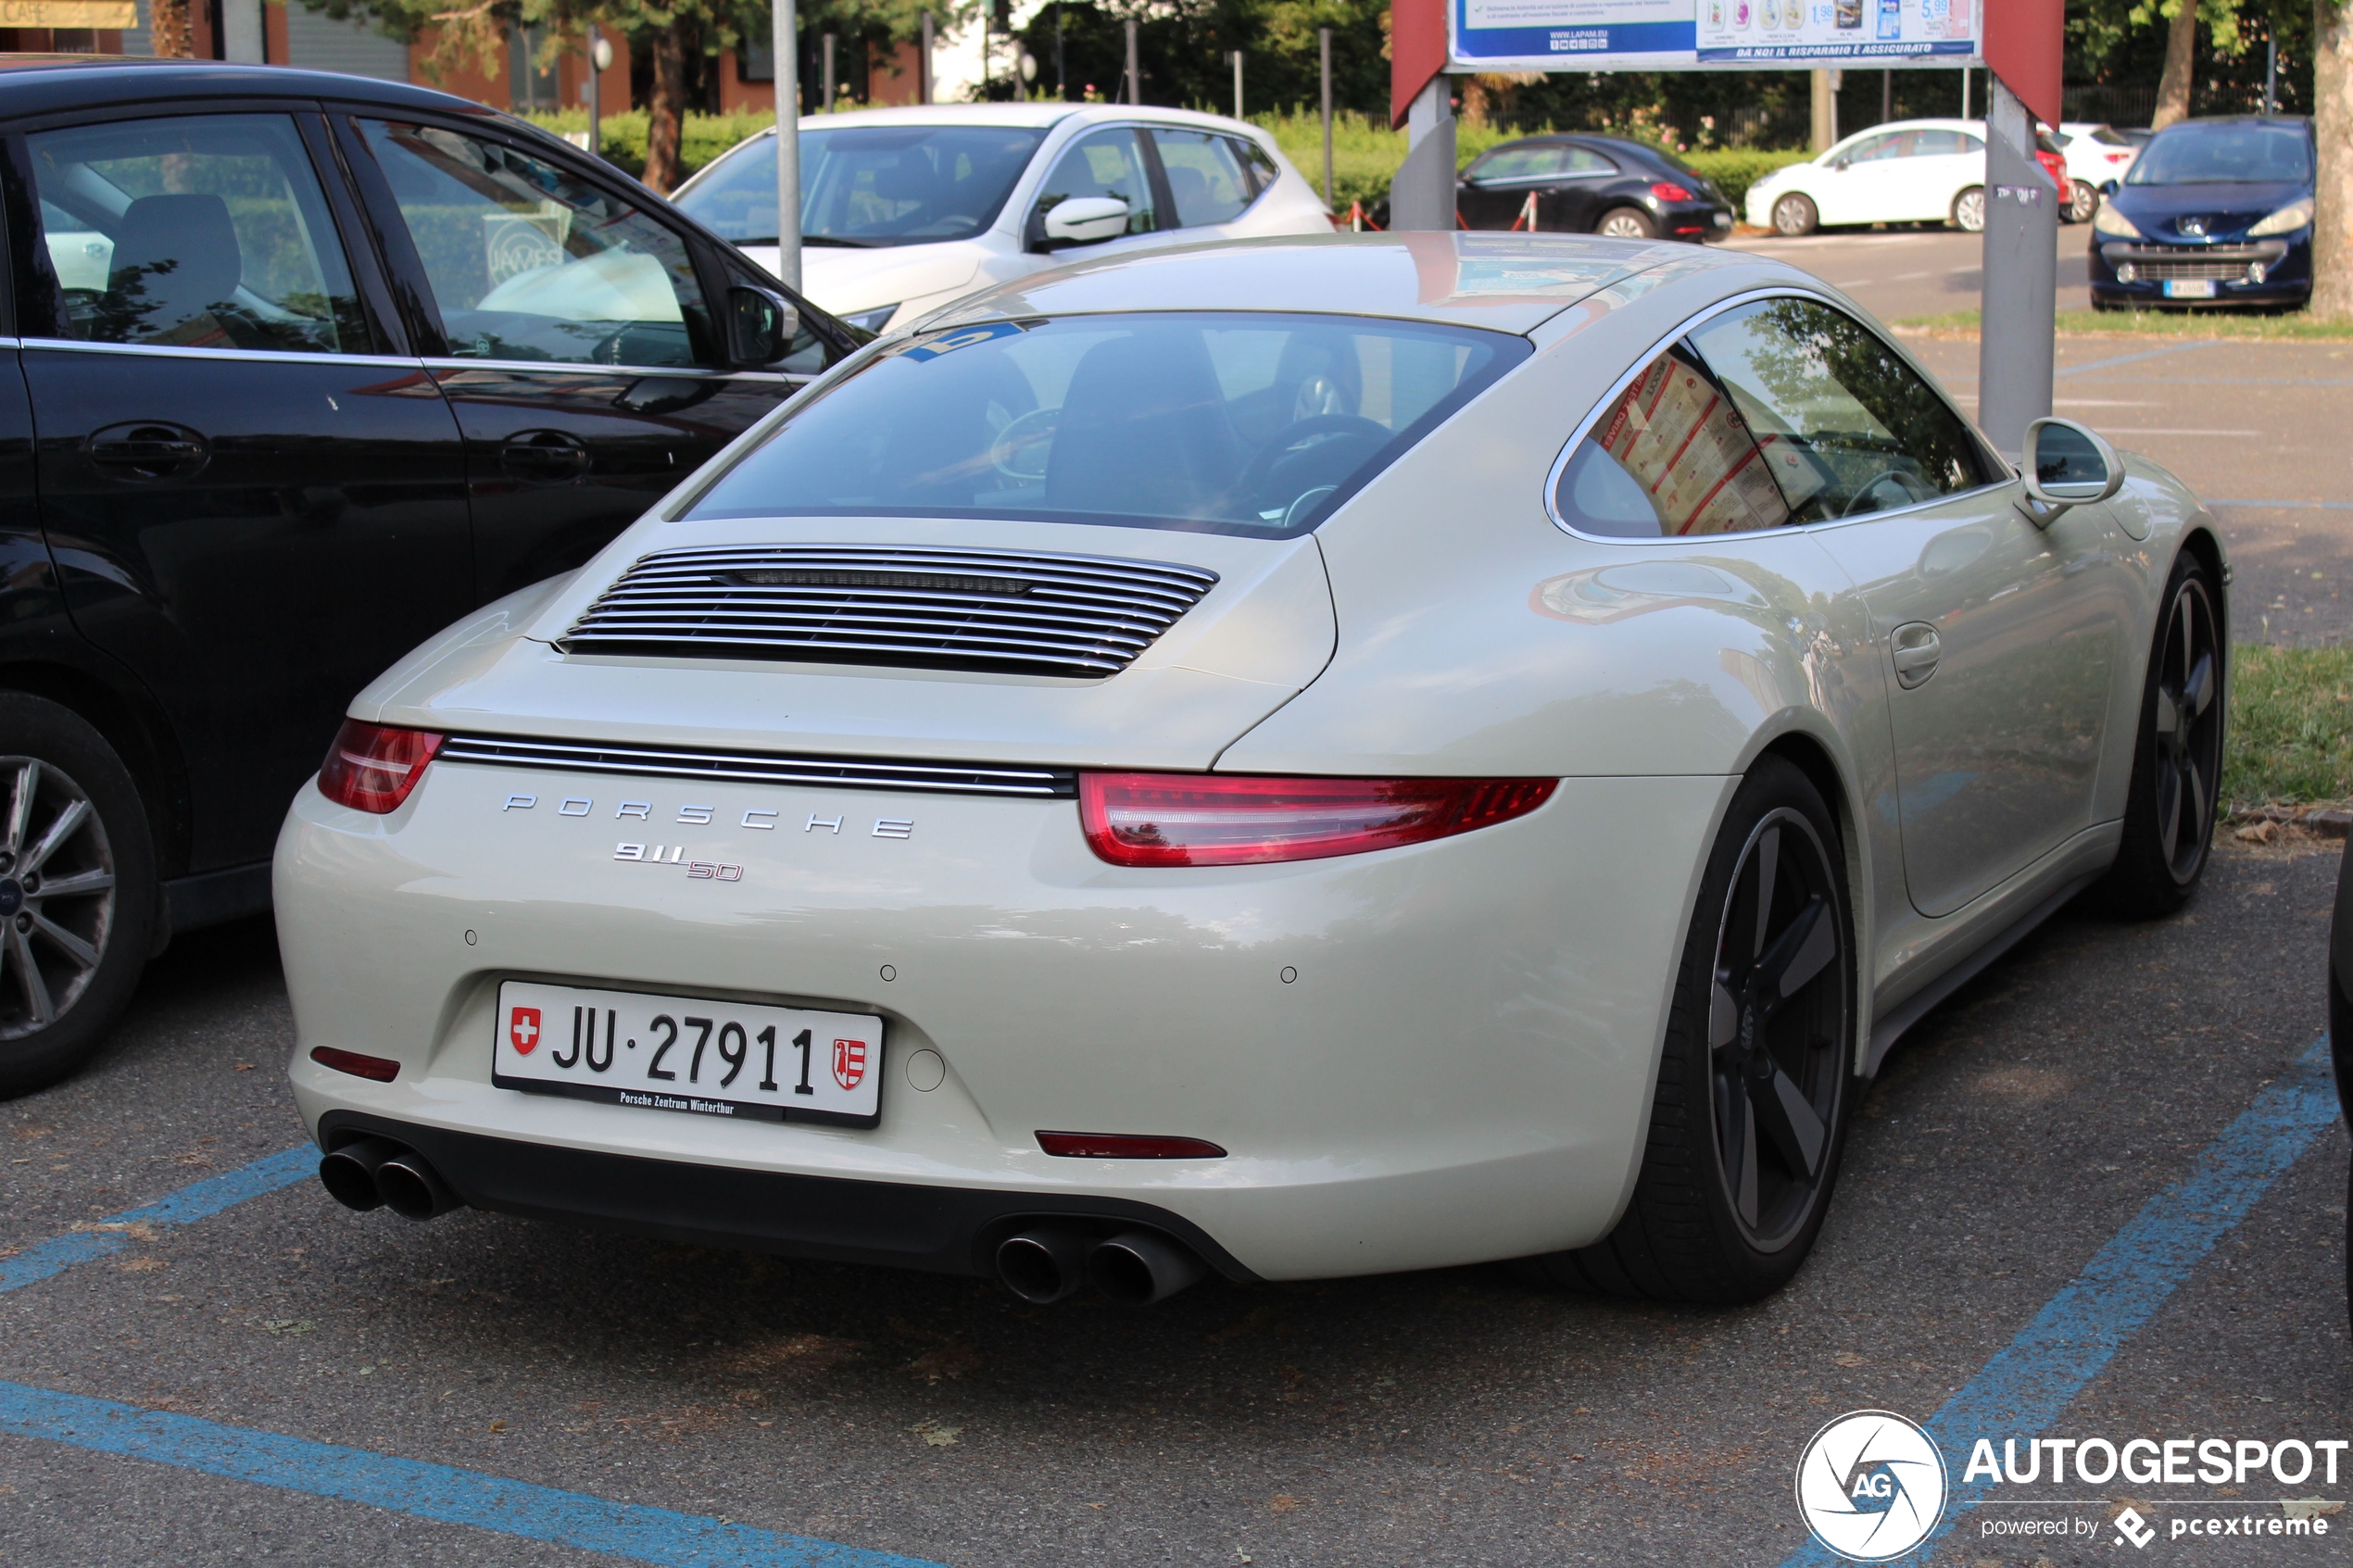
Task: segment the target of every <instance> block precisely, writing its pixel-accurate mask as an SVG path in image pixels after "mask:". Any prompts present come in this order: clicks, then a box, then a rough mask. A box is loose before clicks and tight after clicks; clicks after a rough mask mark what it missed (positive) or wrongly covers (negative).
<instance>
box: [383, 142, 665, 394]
mask: <svg viewBox="0 0 2353 1568" xmlns="http://www.w3.org/2000/svg"><path fill="white" fill-rule="evenodd" d="M359 126H360V131H361V132H362V134H363V135H365V137H366V138H367V142H368V149H369V151H371V152H372V153H374V154H375V155H376V161H377V163H378V164H379V165H380V166H381V167H382V168H383V169H384V178H385V180H386V181H388V182H390V183H391V185H392V192H393V198H394V199H395V200H396V202H398V203H399V206H400V216H401V218H402V219H403V220H406V221H407V223H408V226H409V236H410V238H412V239H413V240H414V241H415V242H416V245H417V255H418V257H420V258H421V259H422V261H423V262H424V268H425V277H426V280H427V281H428V282H431V283H432V285H433V294H434V304H435V305H437V306H438V307H440V310H441V321H442V329H443V332H445V333H446V334H447V338H448V340H449V352H450V353H451V354H452V355H454V356H456V357H458V358H469V359H522V360H549V361H552V362H555V363H558V364H575V365H579V364H585V365H653V366H663V367H667V366H675V365H698V364H705V363H708V362H709V360H710V358H711V354H710V344H711V331H710V323H709V320H708V319H707V317H708V313H707V312H706V311H705V309H704V307H703V297H702V288H701V285H700V284H699V283H698V282H696V279H695V268H694V262H693V260H692V259H691V258H690V257H688V255H687V251H686V241H685V240H683V239H681V238H679V236H678V235H677V234H676V233H675V232H673V231H671V230H670V229H668V228H666V227H665V226H663V225H662V224H661V223H658V222H656V221H655V220H653V219H652V218H650V217H648V215H647V214H645V213H643V212H641V211H639V210H638V209H637V208H636V207H634V206H632V205H631V204H630V203H628V202H627V201H624V200H623V199H622V198H621V197H620V196H618V195H616V194H613V193H612V192H611V191H610V190H608V189H606V188H605V187H604V186H602V185H598V184H593V183H591V182H588V181H586V180H584V179H582V178H580V177H579V176H577V175H575V174H573V173H571V172H569V171H567V170H565V169H559V168H557V167H556V166H555V165H553V164H549V163H545V162H542V161H541V160H540V159H538V158H535V157H531V156H530V155H529V154H526V153H522V152H518V151H516V150H515V149H513V148H511V147H508V146H504V145H502V144H498V143H496V142H489V141H484V140H481V139H479V138H476V137H472V136H467V135H463V134H461V133H459V132H455V131H447V130H444V129H442V128H441V127H439V126H433V125H402V124H396V123H393V122H390V121H385V120H381V119H369V120H362V121H360V122H359Z"/></svg>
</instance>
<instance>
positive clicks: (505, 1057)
mask: <svg viewBox="0 0 2353 1568" xmlns="http://www.w3.org/2000/svg"><path fill="white" fill-rule="evenodd" d="M882 1047H883V1038H882V1020H881V1019H879V1018H876V1017H875V1016H874V1015H872V1014H871V1013H851V1012H812V1011H807V1010H801V1009H799V1008H771V1007H755V1006H752V1005H750V1004H749V1003H744V1002H715V1001H711V1000H708V999H705V998H701V997H657V996H649V995H648V994H647V993H645V992H643V991H602V990H591V989H588V988H586V987H584V986H577V985H535V984H533V983H530V982H527V981H521V980H510V981H508V982H507V983H506V984H504V985H500V986H499V987H498V1019H497V1035H495V1037H494V1038H493V1039H492V1041H491V1050H490V1081H491V1082H492V1083H494V1084H496V1085H498V1086H499V1087H500V1088H502V1089H521V1090H523V1091H525V1092H527V1093H531V1094H543V1095H571V1096H573V1097H575V1098H580V1099H594V1100H602V1101H604V1102H605V1103H607V1104H609V1105H635V1106H643V1107H645V1108H646V1109H648V1110H683V1111H686V1112H689V1113H691V1114H697V1115H702V1116H737V1117H749V1118H751V1119H752V1120H755V1121H767V1122H824V1123H832V1124H833V1125H835V1126H840V1127H872V1126H875V1125H876V1124H877V1123H879V1122H880V1121H881V1119H882V1117H881V1107H882V1064H883V1063H882Z"/></svg>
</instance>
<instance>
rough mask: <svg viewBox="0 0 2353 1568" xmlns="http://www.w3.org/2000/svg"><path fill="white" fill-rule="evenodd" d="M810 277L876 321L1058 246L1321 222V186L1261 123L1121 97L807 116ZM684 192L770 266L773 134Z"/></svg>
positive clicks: (1308, 227) (698, 210)
mask: <svg viewBox="0 0 2353 1568" xmlns="http://www.w3.org/2000/svg"><path fill="white" fill-rule="evenodd" d="M800 182H801V218H800V223H801V245H802V250H801V260H800V267H801V279H802V292H803V293H805V294H806V295H808V296H809V297H810V298H811V299H812V300H813V301H815V302H816V303H817V304H819V305H821V306H823V307H824V308H825V309H827V310H830V311H832V312H833V313H834V314H835V315H837V316H839V317H841V318H842V319H843V320H848V321H850V322H853V323H855V324H856V325H858V326H862V327H865V328H867V329H868V330H870V331H874V332H881V331H882V330H884V328H886V327H887V326H888V325H889V324H890V322H891V320H893V319H894V318H896V319H897V320H900V321H902V322H903V321H912V320H914V319H915V318H916V317H917V316H920V315H922V314H923V313H924V312H925V311H926V310H930V309H933V308H935V307H938V306H941V305H945V304H947V303H948V302H949V301H950V300H953V299H955V298H956V297H958V296H959V295H965V294H970V293H972V292H973V291H975V290H976V289H982V288H986V287H988V285H989V284H991V283H1000V282H1005V281H1006V280H1008V279H1011V278H1018V277H1020V276H1022V275H1023V274H1024V273H1026V272H1034V271H1036V270H1038V269H1040V268H1043V267H1050V266H1051V265H1053V263H1054V261H1055V260H1056V258H1057V257H1060V256H1061V255H1063V253H1064V252H1067V251H1070V250H1074V249H1080V248H1084V249H1088V250H1090V251H1093V252H1097V253H1101V254H1114V255H1115V254H1118V253H1120V252H1123V251H1132V250H1140V249H1144V248H1146V247H1149V246H1154V245H1172V244H1183V243H1185V242H1187V241H1194V240H1209V239H1248V238H1254V237H1257V236H1261V235H1267V234H1324V233H1329V232H1331V216H1330V212H1329V210H1328V209H1327V207H1325V206H1324V203H1323V200H1322V198H1321V197H1319V196H1318V195H1316V194H1315V190H1314V188H1313V187H1311V186H1310V185H1309V184H1308V183H1307V182H1306V181H1305V180H1304V179H1302V178H1301V176H1300V173H1299V171H1298V170H1297V169H1293V168H1292V167H1291V166H1290V162H1289V161H1288V160H1286V159H1285V158H1284V157H1283V155H1282V152H1281V150H1280V149H1279V148H1277V146H1276V144H1275V139H1274V138H1273V137H1272V136H1270V135H1268V134H1267V133H1266V132H1264V131H1262V130H1260V129H1258V128H1257V127H1256V126H1254V125H1248V124H1245V123H1243V122H1242V121H1240V120H1238V119H1225V118H1223V117H1222V116H1218V115H1212V114H1194V113H1192V112H1190V111H1189V110H1185V109H1162V108H1135V107H1129V106H1126V105H1124V104H1097V105H1077V104H1064V103H1040V104H965V105H930V106H925V107H911V108H887V109H861V110H857V111H855V112H853V113H848V114H833V115H813V116H812V117H810V118H809V119H804V120H802V121H801V122H800ZM676 199H677V203H678V205H679V206H680V207H683V208H685V209H686V211H687V212H688V213H691V214H692V215H693V216H694V217H696V218H698V219H699V220H701V221H702V222H703V223H704V224H706V225H707V226H709V227H710V228H711V229H713V230H715V231H717V232H719V233H720V234H721V235H723V236H724V237H725V238H727V239H730V240H733V241H735V242H736V245H738V246H739V247H741V248H742V249H743V250H744V251H745V253H746V254H748V255H749V256H750V257H751V258H752V259H753V260H755V261H757V262H759V263H760V264H761V266H763V267H767V268H769V269H771V270H774V267H775V265H776V133H775V132H774V131H768V132H762V133H761V134H760V135H758V136H755V137H753V138H751V139H750V140H749V141H747V142H745V143H743V144H740V145H738V146H736V147H734V148H732V149H730V150H729V151H728V152H727V153H726V154H725V155H724V156H723V157H719V158H717V159H715V160H714V161H713V162H712V163H711V165H710V166H709V167H708V168H706V169H702V170H700V171H699V172H698V173H697V174H696V175H695V177H694V178H693V179H691V180H689V181H687V182H686V183H685V184H684V185H682V186H680V187H679V189H678V194H677V198H676Z"/></svg>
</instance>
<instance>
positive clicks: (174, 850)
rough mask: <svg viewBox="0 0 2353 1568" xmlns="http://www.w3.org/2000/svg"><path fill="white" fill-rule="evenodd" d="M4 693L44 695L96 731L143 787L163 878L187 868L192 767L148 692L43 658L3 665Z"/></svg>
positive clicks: (0, 682) (141, 793)
mask: <svg viewBox="0 0 2353 1568" xmlns="http://www.w3.org/2000/svg"><path fill="white" fill-rule="evenodd" d="M0 691H9V692H22V693H24V694H25V695H26V696H38V697H45V698H46V699H48V700H49V701H51V702H54V703H56V704H57V706H59V707H60V708H64V709H70V710H71V711H72V712H74V713H75V714H77V715H79V716H80V717H81V718H82V720H83V721H85V722H87V723H88V724H89V725H90V727H91V728H93V729H94V730H96V731H97V732H98V734H100V735H101V736H102V737H104V738H105V740H106V743H107V745H108V746H112V747H113V748H114V752H115V755H116V756H118V757H120V758H121V759H122V765H123V766H124V767H125V768H127V769H129V770H130V772H131V777H132V782H133V783H134V784H136V785H137V786H138V790H139V797H140V800H141V803H142V804H144V805H145V808H146V812H147V829H148V833H149V834H150V835H151V837H152V838H153V840H154V843H155V854H156V869H157V872H158V874H159V875H162V876H166V877H169V876H171V875H174V874H176V873H177V872H181V871H182V870H184V869H185V868H186V865H187V856H188V843H189V836H190V823H189V811H188V784H187V767H186V763H185V761H184V759H182V756H181V753H180V746H179V744H178V741H177V740H176V739H175V738H174V737H173V736H172V734H171V728H170V724H169V723H168V722H167V721H165V719H164V717H163V714H162V713H161V711H160V710H158V709H157V708H156V707H155V705H154V704H153V702H152V701H151V700H150V699H148V698H147V697H146V696H145V694H144V693H141V694H132V693H127V692H125V691H122V690H120V688H118V687H116V686H114V685H111V684H108V683H107V681H105V680H103V679H101V678H100V677H98V676H96V675H94V674H93V673H91V672H90V671H86V670H81V669H77V668H75V667H74V666H72V665H69V664H59V663H54V662H48V661H43V660H21V661H13V662H0Z"/></svg>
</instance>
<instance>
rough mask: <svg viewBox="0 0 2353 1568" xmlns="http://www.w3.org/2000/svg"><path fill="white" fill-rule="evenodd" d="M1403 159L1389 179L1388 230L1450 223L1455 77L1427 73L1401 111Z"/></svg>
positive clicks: (1440, 227)
mask: <svg viewBox="0 0 2353 1568" xmlns="http://www.w3.org/2000/svg"><path fill="white" fill-rule="evenodd" d="M1405 145H1406V148H1407V151H1406V154H1405V161H1404V162H1403V164H1401V165H1399V166H1398V169H1397V174H1396V177H1395V178H1394V179H1392V180H1391V181H1390V184H1389V226H1390V228H1392V229H1436V230H1441V231H1443V232H1450V233H1451V232H1453V228H1454V104H1453V81H1452V80H1451V79H1449V78H1447V77H1444V76H1434V77H1432V78H1430V81H1429V85H1428V86H1427V87H1424V88H1423V89H1422V90H1421V92H1420V93H1419V94H1416V96H1415V98H1414V102H1413V105H1412V107H1409V108H1408V109H1407V110H1406V111H1405Z"/></svg>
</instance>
